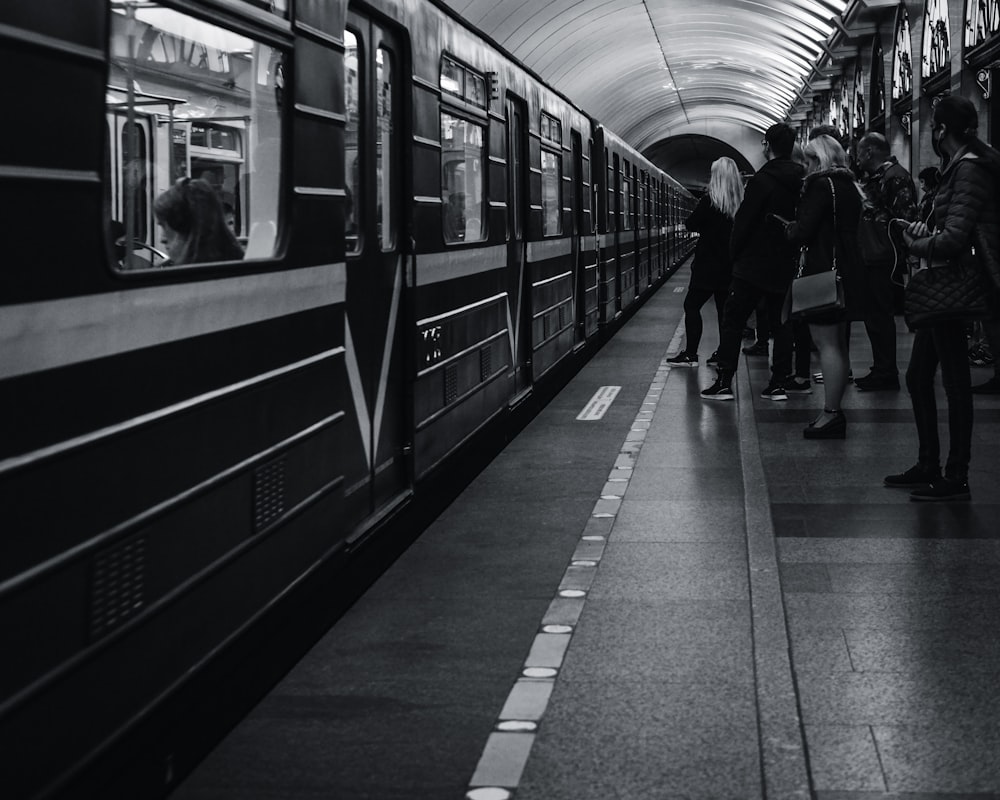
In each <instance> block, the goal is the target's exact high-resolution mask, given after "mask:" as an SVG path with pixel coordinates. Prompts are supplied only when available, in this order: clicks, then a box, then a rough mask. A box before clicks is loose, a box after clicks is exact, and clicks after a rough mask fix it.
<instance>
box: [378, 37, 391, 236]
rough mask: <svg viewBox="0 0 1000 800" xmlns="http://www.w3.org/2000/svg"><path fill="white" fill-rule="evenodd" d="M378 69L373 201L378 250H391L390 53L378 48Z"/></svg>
mask: <svg viewBox="0 0 1000 800" xmlns="http://www.w3.org/2000/svg"><path fill="white" fill-rule="evenodd" d="M375 68H376V69H377V70H378V76H377V85H378V102H377V104H376V106H377V107H376V109H375V116H376V120H375V154H376V155H375V158H376V162H377V163H376V175H377V179H376V183H377V186H376V189H375V191H376V201H377V203H378V205H377V209H378V210H377V215H378V230H379V241H380V242H381V244H382V250H383V251H388V250H392V249H393V247H394V246H395V244H396V220H395V219H394V218H393V216H392V192H391V187H392V181H393V179H394V178H395V175H394V173H395V171H396V165H395V163H394V162H393V157H392V156H393V153H395V152H396V145H395V142H394V140H393V129H392V81H393V70H392V52H391V51H389V50H387V49H386V48H384V47H380V48H379V49H378V51H377V52H376V54H375Z"/></svg>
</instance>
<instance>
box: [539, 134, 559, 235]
mask: <svg viewBox="0 0 1000 800" xmlns="http://www.w3.org/2000/svg"><path fill="white" fill-rule="evenodd" d="M557 233H562V159H561V158H560V157H559V156H557V155H556V154H555V153H552V152H550V151H548V150H542V235H543V236H552V235H554V234H557Z"/></svg>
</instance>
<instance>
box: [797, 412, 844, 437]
mask: <svg viewBox="0 0 1000 800" xmlns="http://www.w3.org/2000/svg"><path fill="white" fill-rule="evenodd" d="M824 410H825V411H827V413H828V414H833V415H834V417H833V418H832V419H830V420H828V421H827V422H826V423H824V424H823V425H817V424H816V423H815V422H810V423H809V426H808V427H807V428H804V429H803V431H802V435H803V436H804V437H805V438H806V439H845V438H847V417H845V416H844V412H843V411H829V410H827V409H824Z"/></svg>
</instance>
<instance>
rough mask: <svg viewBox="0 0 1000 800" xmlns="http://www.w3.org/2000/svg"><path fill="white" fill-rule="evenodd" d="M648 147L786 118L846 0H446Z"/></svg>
mask: <svg viewBox="0 0 1000 800" xmlns="http://www.w3.org/2000/svg"><path fill="white" fill-rule="evenodd" d="M442 1H443V2H444V3H445V4H446V5H448V6H450V7H451V8H452V9H454V11H456V12H457V13H458V14H460V15H461V16H462V17H464V18H465V19H467V20H469V21H470V22H471V23H472V24H473V25H475V26H476V27H477V28H479V29H480V30H482V31H483V32H484V33H486V34H487V35H489V36H490V37H491V38H493V39H494V40H495V41H496V42H498V43H499V44H500V45H502V46H503V47H505V48H506V49H507V50H508V51H510V52H511V53H512V54H513V55H514V56H516V57H517V58H518V59H519V60H520V61H522V62H523V63H524V64H525V65H526V66H528V67H529V68H531V69H532V70H534V71H535V72H536V73H538V74H539V75H540V76H541V77H543V78H544V79H545V80H546V81H548V82H549V83H550V84H552V85H553V86H554V87H555V88H556V89H558V90H559V91H560V92H562V93H563V94H565V95H566V96H567V97H569V98H570V99H571V100H572V101H573V102H574V103H576V104H577V105H579V106H580V107H581V108H582V109H584V110H585V111H586V112H587V113H589V114H591V115H592V116H594V117H596V118H597V119H599V120H600V121H601V122H603V123H604V124H606V125H607V126H608V127H609V128H610V129H611V130H613V131H615V132H616V133H617V134H618V135H620V136H622V137H623V138H624V139H625V140H626V141H628V142H629V143H630V144H631V145H632V146H633V147H635V148H636V149H638V150H643V151H645V150H646V149H648V148H650V147H651V146H652V145H654V144H656V143H657V142H659V141H662V140H663V139H667V138H669V137H671V136H675V135H680V134H684V133H688V132H690V131H694V130H697V131H699V132H704V131H706V130H707V131H711V130H712V129H713V128H714V127H715V125H716V124H719V125H722V126H724V127H731V126H732V125H734V124H735V125H739V126H742V127H749V128H751V129H753V130H755V131H764V130H766V129H767V128H768V127H769V126H770V125H772V124H773V123H775V122H780V121H781V120H782V119H784V118H785V116H786V114H787V112H788V110H789V108H790V106H791V105H792V103H793V101H794V100H795V96H796V92H797V91H798V90H799V89H800V88H801V86H802V82H803V78H804V77H805V76H806V74H807V73H808V72H809V70H810V68H811V67H812V66H813V65H814V64H815V63H816V61H817V58H818V57H819V56H820V55H821V54H822V52H823V48H822V44H823V43H824V42H825V40H826V38H827V36H828V35H829V34H830V32H831V31H832V30H833V27H834V26H833V23H832V21H831V20H832V18H833V17H835V16H837V15H839V14H840V13H841V12H842V11H843V10H844V6H845V3H846V0H442Z"/></svg>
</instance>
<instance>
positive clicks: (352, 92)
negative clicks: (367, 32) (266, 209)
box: [344, 30, 364, 254]
mask: <svg viewBox="0 0 1000 800" xmlns="http://www.w3.org/2000/svg"><path fill="white" fill-rule="evenodd" d="M363 63H364V60H363V59H362V58H361V53H360V52H359V50H358V37H357V36H356V35H355V34H354V32H353V31H350V30H345V31H344V113H345V115H346V117H347V119H346V121H345V124H344V195H345V196H344V237H345V238H344V249H345V251H346V252H347V253H348V254H352V253H355V254H356V253H359V252H361V237H360V230H361V226H362V222H363V220H362V218H361V213H362V210H363V209H364V198H363V197H362V196H361V188H362V187H361V186H360V164H359V162H358V159H359V157H360V153H359V152H358V147H359V143H360V141H361V139H360V137H359V126H360V123H361V74H360V69H361V65H362V64H363Z"/></svg>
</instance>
